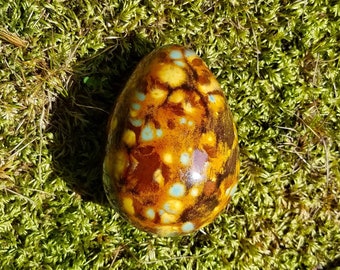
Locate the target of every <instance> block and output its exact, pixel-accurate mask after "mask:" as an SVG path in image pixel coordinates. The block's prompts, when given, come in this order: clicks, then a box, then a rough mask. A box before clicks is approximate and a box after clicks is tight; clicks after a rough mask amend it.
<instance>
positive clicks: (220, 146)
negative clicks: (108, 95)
mask: <svg viewBox="0 0 340 270" xmlns="http://www.w3.org/2000/svg"><path fill="white" fill-rule="evenodd" d="M239 168H240V163H239V150H238V142H237V134H236V127H235V124H234V122H233V119H232V115H231V112H230V109H229V106H228V104H227V101H226V98H225V95H224V93H223V91H222V90H221V87H220V85H219V84H218V82H217V80H216V78H215V77H214V75H213V74H212V73H211V71H210V70H209V69H208V67H207V65H206V64H205V63H204V61H203V60H202V59H201V58H200V57H198V56H197V55H196V54H195V52H194V51H192V50H189V49H186V48H184V47H182V46H178V45H171V46H165V47H161V48H160V49H157V50H155V51H153V52H151V53H150V54H149V55H147V56H146V57H145V58H144V59H143V60H142V61H141V62H140V63H139V65H138V66H137V68H136V70H135V71H134V72H133V74H132V75H131V77H130V79H129V80H128V82H127V84H126V86H125V88H124V90H123V92H122V93H121V95H120V96H119V98H118V101H117V104H116V106H115V108H114V111H113V113H112V115H111V118H110V121H109V124H108V142H107V147H106V156H105V160H104V178H103V181H104V187H105V191H106V194H107V197H108V200H109V202H110V204H111V205H112V206H113V207H115V208H116V209H117V210H118V211H119V213H120V214H121V215H122V216H124V217H125V218H126V219H127V220H128V221H130V222H131V223H132V224H133V225H135V226H136V227H138V228H139V229H141V230H144V231H146V232H151V233H155V234H157V235H159V236H177V235H184V234H188V233H191V232H193V231H196V230H198V229H200V228H202V227H203V226H205V225H207V224H209V223H211V222H212V221H213V220H214V219H215V217H216V216H217V215H218V214H219V213H220V212H221V211H223V210H224V208H225V207H226V205H227V204H228V202H229V201H230V197H231V196H232V194H233V193H234V192H235V190H236V186H237V181H238V175H239Z"/></svg>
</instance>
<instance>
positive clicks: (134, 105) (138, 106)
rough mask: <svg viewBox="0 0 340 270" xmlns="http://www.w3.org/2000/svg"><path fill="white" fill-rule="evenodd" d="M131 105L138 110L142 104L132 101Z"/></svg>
mask: <svg viewBox="0 0 340 270" xmlns="http://www.w3.org/2000/svg"><path fill="white" fill-rule="evenodd" d="M131 107H132V109H134V110H136V111H138V110H139V109H140V107H141V106H140V104H138V103H132V104H131Z"/></svg>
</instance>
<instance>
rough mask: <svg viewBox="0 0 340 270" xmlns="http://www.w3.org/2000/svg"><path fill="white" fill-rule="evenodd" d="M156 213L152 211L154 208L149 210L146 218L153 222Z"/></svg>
mask: <svg viewBox="0 0 340 270" xmlns="http://www.w3.org/2000/svg"><path fill="white" fill-rule="evenodd" d="M155 215H156V214H155V211H154V210H153V209H152V208H148V209H146V211H145V216H146V217H147V218H148V219H151V220H153V219H154V218H155Z"/></svg>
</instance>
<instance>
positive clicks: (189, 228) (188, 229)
mask: <svg viewBox="0 0 340 270" xmlns="http://www.w3.org/2000/svg"><path fill="white" fill-rule="evenodd" d="M194 229H195V225H194V224H193V223H192V222H185V223H183V225H182V231H183V232H185V233H188V232H191V231H193V230H194Z"/></svg>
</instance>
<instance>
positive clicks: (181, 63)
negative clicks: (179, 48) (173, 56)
mask: <svg viewBox="0 0 340 270" xmlns="http://www.w3.org/2000/svg"><path fill="white" fill-rule="evenodd" d="M174 63H175V64H176V65H177V66H180V67H184V66H185V64H184V62H183V61H178V60H176V61H174Z"/></svg>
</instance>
